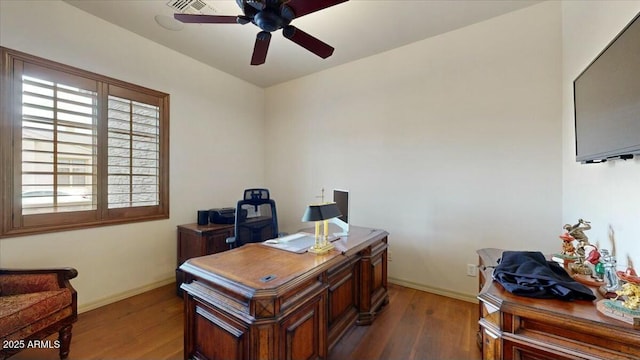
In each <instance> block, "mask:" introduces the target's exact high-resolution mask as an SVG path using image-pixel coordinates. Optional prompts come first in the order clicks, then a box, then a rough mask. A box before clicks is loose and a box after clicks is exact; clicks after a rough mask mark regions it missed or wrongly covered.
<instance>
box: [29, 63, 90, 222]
mask: <svg viewBox="0 0 640 360" xmlns="http://www.w3.org/2000/svg"><path fill="white" fill-rule="evenodd" d="M96 116H97V92H95V91H91V90H85V89H80V88H77V87H75V86H68V85H65V84H61V83H58V82H54V81H48V80H43V79H38V78H35V77H30V76H26V75H24V76H23V77H22V214H23V215H28V214H39V213H54V212H66V211H80V210H95V209H96V204H95V202H94V201H93V199H94V198H95V187H94V184H95V178H96V166H95V156H96V151H97V147H96V139H97V138H96ZM72 176H73V178H74V179H75V180H76V181H75V182H74V181H72V180H71V179H72V178H71V177H72Z"/></svg>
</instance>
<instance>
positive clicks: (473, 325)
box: [11, 284, 481, 360]
mask: <svg viewBox="0 0 640 360" xmlns="http://www.w3.org/2000/svg"><path fill="white" fill-rule="evenodd" d="M389 298H390V302H389V305H387V307H385V308H384V309H383V310H382V311H381V312H380V314H379V316H378V317H377V318H376V320H375V321H374V323H373V324H372V325H371V326H356V327H354V328H352V329H351V330H350V331H349V332H347V334H346V335H345V336H344V337H343V338H342V339H341V340H340V341H339V342H338V344H337V345H336V346H335V347H334V348H333V349H332V350H331V352H330V353H329V359H330V360H342V359H346V360H351V359H353V360H355V359H398V360H405V359H407V360H408V359H416V360H420V359H433V360H440V359H442V360H477V359H481V354H480V350H479V349H478V347H477V346H476V341H475V333H476V329H477V320H478V306H477V305H476V304H472V303H468V302H465V301H461V300H455V299H451V298H447V297H444V296H438V295H434V294H430V293H427V292H423V291H419V290H414V289H410V288H406V287H402V286H398V285H393V284H390V285H389ZM183 326H184V320H183V308H182V300H181V299H180V298H178V297H177V296H176V295H175V285H167V286H163V287H161V288H158V289H155V290H151V291H149V292H146V293H144V294H141V295H138V296H134V297H131V298H128V299H125V300H122V301H119V302H116V303H113V304H110V305H107V306H104V307H101V308H99V309H95V310H92V311H88V312H86V313H83V314H80V315H79V319H78V322H77V323H76V324H75V325H74V327H73V338H72V340H71V352H70V355H69V360H80V359H87V360H91V359H150V360H151V359H153V360H161V359H167V360H169V359H170V360H174V359H175V360H179V359H182V358H183ZM49 339H51V340H55V339H56V337H50V338H49ZM11 359H12V360H27V359H29V360H35V359H38V360H48V359H51V360H56V359H58V352H57V350H54V349H27V350H24V351H22V352H20V353H18V354H17V355H15V356H13V357H12V358H11Z"/></svg>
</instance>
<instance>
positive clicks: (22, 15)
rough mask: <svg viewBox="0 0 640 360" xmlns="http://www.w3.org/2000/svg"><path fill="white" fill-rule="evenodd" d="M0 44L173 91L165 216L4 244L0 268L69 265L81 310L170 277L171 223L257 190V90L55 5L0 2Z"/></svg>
mask: <svg viewBox="0 0 640 360" xmlns="http://www.w3.org/2000/svg"><path fill="white" fill-rule="evenodd" d="M0 45H2V46H5V47H8V48H12V49H15V50H19V51H23V52H26V53H30V54H33V55H36V56H41V57H44V58H47V59H50V60H54V61H58V62H62V63H65V64H68V65H71V66H75V67H79V68H82V69H85V70H89V71H93V72H96V73H99V74H102V75H106V76H110V77H113V78H116V79H120V80H124V81H128V82H132V83H135V84H138V85H142V86H146V87H149V88H152V89H155V90H159V91H163V92H166V93H169V94H170V95H171V99H170V101H171V104H170V109H171V124H170V138H171V140H170V141H171V143H170V146H171V159H170V170H171V177H170V194H171V197H170V215H171V218H170V219H168V220H163V221H153V222H145V223H136V224H131V225H119V226H110V227H103V228H96V229H89V230H77V231H67V232H59V233H53V234H46V235H38V236H24V237H16V238H7V239H2V240H0V267H45V266H72V267H75V268H77V269H78V272H79V276H78V278H77V279H76V280H73V285H74V286H75V287H76V289H77V290H78V300H79V305H80V307H81V309H88V308H91V307H94V306H96V305H100V304H102V303H104V302H105V301H110V300H113V299H114V297H115V298H117V297H118V296H120V295H124V294H126V293H128V292H132V291H134V292H135V291H136V290H139V289H141V288H143V287H148V286H153V285H154V284H158V283H162V282H167V281H170V280H171V278H172V277H173V276H174V269H175V266H176V263H175V262H176V225H179V224H184V223H191V222H195V221H196V210H198V209H209V208H212V207H219V206H233V204H235V202H236V201H237V199H238V198H239V197H240V196H241V195H242V190H243V189H244V188H246V187H252V186H256V185H262V182H263V181H262V180H263V174H264V169H263V167H262V162H261V161H255V154H257V153H261V152H262V149H263V146H264V144H263V141H262V136H261V135H260V134H261V133H262V132H263V128H264V121H263V108H264V104H263V99H264V90H262V89H260V88H258V87H255V86H253V85H250V84H248V83H246V82H244V81H241V80H238V79H237V78H234V77H231V76H229V75H227V74H225V73H222V72H220V71H218V70H216V69H212V68H211V67H208V66H205V65H204V64H201V63H199V62H196V61H194V60H192V59H190V58H187V57H185V56H183V55H181V54H179V53H176V52H174V51H171V50H169V49H167V48H164V47H162V46H160V45H158V44H156V43H153V42H151V41H148V40H146V39H143V38H141V37H139V36H137V35H135V34H133V33H131V32H128V31H125V30H123V29H122V28H119V27H117V26H115V25H112V24H109V23H107V22H105V21H103V20H101V19H99V18H96V17H94V16H92V15H89V14H87V13H85V12H82V11H80V10H78V9H77V8H75V7H72V6H70V5H68V4H66V3H64V2H61V1H0ZM240 137H243V138H245V139H248V140H245V141H243V146H242V147H239V146H237V139H239V138H240ZM238 164H240V165H238ZM247 164H251V166H247Z"/></svg>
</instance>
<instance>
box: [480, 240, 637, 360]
mask: <svg viewBox="0 0 640 360" xmlns="http://www.w3.org/2000/svg"><path fill="white" fill-rule="evenodd" d="M478 255H479V257H480V260H479V261H480V283H479V285H480V293H479V295H478V299H479V300H480V305H479V306H480V320H479V328H478V340H479V345H480V346H481V347H482V358H483V359H484V360H515V359H518V360H529V359H531V360H533V359H535V360H565V359H572V360H576V359H590V360H595V359H602V360H605V359H626V360H631V359H635V360H637V359H640V330H637V329H634V328H633V326H631V325H630V324H627V323H624V322H622V321H618V320H615V319H612V318H610V317H607V316H605V315H603V314H600V313H599V312H598V310H597V309H596V301H598V300H601V299H602V297H601V296H600V294H599V293H598V291H596V290H595V289H593V291H594V294H596V296H597V299H596V300H594V301H585V300H576V301H563V300H556V299H534V298H527V297H523V296H517V295H513V294H511V293H509V292H507V291H506V290H504V288H503V287H502V286H501V285H500V284H499V283H497V282H495V281H493V280H492V272H493V268H494V267H495V266H496V265H497V263H498V259H499V258H500V257H501V256H502V250H499V249H482V250H478Z"/></svg>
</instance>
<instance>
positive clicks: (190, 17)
mask: <svg viewBox="0 0 640 360" xmlns="http://www.w3.org/2000/svg"><path fill="white" fill-rule="evenodd" d="M173 17H174V18H175V19H176V20H178V21H181V22H183V23H195V24H236V23H237V18H238V17H237V16H227V15H195V14H173Z"/></svg>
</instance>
